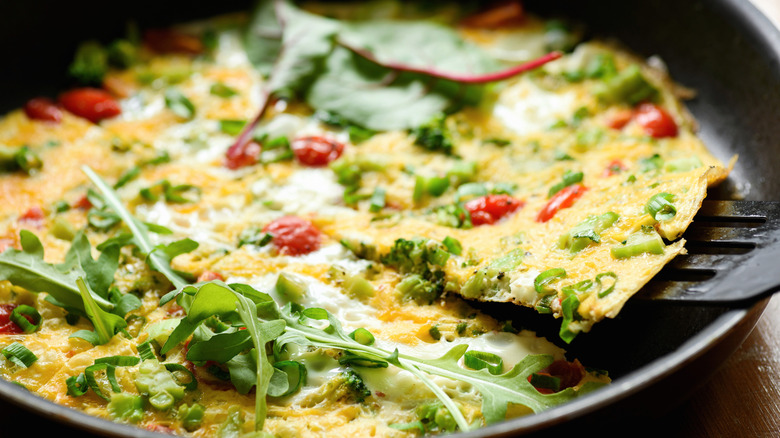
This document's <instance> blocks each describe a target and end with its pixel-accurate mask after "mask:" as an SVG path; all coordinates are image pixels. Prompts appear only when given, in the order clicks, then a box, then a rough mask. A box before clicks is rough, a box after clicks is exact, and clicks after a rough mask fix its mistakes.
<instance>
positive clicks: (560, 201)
mask: <svg viewBox="0 0 780 438" xmlns="http://www.w3.org/2000/svg"><path fill="white" fill-rule="evenodd" d="M586 190H588V188H587V187H585V186H583V185H582V184H572V185H570V186H567V187H564V188H563V189H561V191H559V192H558V193H556V194H555V195H553V197H552V198H550V200H549V201H547V204H545V205H544V207H543V208H542V210H541V211H539V214H538V215H537V216H536V222H547V221H549V220H550V219H552V218H553V216H555V213H558V211H559V210H561V209H564V208H569V207H571V206H572V205H574V202H575V201H576V200H578V199H580V197H581V196H582V195H583V193H585V191H586Z"/></svg>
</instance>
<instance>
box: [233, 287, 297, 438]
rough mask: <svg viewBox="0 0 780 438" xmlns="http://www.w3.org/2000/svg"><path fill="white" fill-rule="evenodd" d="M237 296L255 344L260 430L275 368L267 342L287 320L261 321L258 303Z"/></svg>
mask: <svg viewBox="0 0 780 438" xmlns="http://www.w3.org/2000/svg"><path fill="white" fill-rule="evenodd" d="M234 293H235V292H234ZM235 296H236V298H237V299H238V300H237V304H238V305H237V310H238V314H239V315H241V319H242V320H243V321H244V323H245V324H246V331H248V332H249V334H250V336H251V338H252V343H253V344H254V346H255V348H254V349H253V350H252V352H253V357H254V358H255V364H256V367H257V380H256V382H257V383H256V387H255V391H256V393H255V394H256V395H255V430H258V431H259V430H263V424H264V422H265V417H266V412H267V410H268V407H267V405H266V399H265V395H266V394H267V393H268V387H269V384H270V383H271V377H272V376H273V374H274V370H275V369H274V368H273V365H271V362H269V361H268V357H267V356H266V354H265V344H267V343H268V342H271V341H273V340H274V339H276V338H277V337H279V335H281V334H282V333H283V332H284V328H285V322H284V321H283V320H280V319H277V320H274V321H268V322H260V321H259V320H258V319H257V305H256V304H255V303H254V302H253V301H252V300H250V299H249V298H246V297H244V296H243V295H241V294H238V293H235ZM285 381H286V379H285ZM285 391H286V388H285Z"/></svg>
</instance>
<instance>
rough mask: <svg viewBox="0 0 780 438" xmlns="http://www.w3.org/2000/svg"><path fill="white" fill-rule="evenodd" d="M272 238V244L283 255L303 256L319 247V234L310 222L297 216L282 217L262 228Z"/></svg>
mask: <svg viewBox="0 0 780 438" xmlns="http://www.w3.org/2000/svg"><path fill="white" fill-rule="evenodd" d="M263 231H265V232H266V233H270V234H271V235H272V236H273V240H272V242H273V244H274V245H275V246H276V248H277V249H278V250H279V253H281V254H284V255H292V256H297V255H303V254H308V253H310V252H312V251H316V250H317V249H319V247H320V240H321V234H320V230H318V229H317V228H316V227H315V226H314V225H312V223H311V222H309V221H307V220H306V219H302V218H299V217H298V216H284V217H281V218H279V219H276V220H275V221H273V222H271V223H270V224H268V225H266V226H265V228H263Z"/></svg>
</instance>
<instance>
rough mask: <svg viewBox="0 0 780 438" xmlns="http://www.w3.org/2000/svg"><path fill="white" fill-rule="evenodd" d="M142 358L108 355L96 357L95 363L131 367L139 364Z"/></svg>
mask: <svg viewBox="0 0 780 438" xmlns="http://www.w3.org/2000/svg"><path fill="white" fill-rule="evenodd" d="M139 362H141V359H139V358H137V357H135V356H106V357H100V358H97V359H95V363H96V364H99V363H105V364H109V365H112V366H115V367H131V366H133V365H138V363H139Z"/></svg>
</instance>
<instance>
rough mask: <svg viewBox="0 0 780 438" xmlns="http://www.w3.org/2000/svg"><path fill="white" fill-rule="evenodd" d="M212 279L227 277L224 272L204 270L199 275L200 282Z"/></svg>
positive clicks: (223, 279)
mask: <svg viewBox="0 0 780 438" xmlns="http://www.w3.org/2000/svg"><path fill="white" fill-rule="evenodd" d="M211 280H222V281H225V277H223V276H222V274H220V273H218V272H214V271H203V273H202V274H200V275H199V276H198V280H197V281H198V283H200V282H203V281H211Z"/></svg>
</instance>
